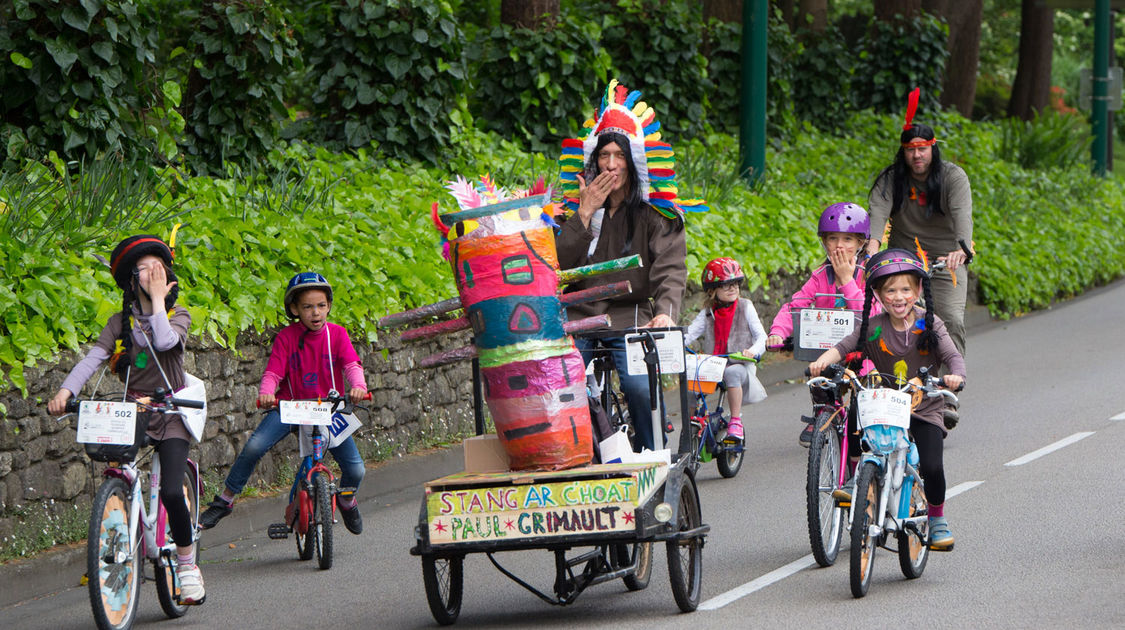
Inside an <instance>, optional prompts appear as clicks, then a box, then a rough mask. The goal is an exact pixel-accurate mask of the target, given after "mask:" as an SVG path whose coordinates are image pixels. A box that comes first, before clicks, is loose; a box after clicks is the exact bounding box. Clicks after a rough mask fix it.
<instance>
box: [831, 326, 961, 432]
mask: <svg viewBox="0 0 1125 630" xmlns="http://www.w3.org/2000/svg"><path fill="white" fill-rule="evenodd" d="M914 314H915V315H916V316H917V317H918V318H919V319H923V318H925V316H926V312H925V311H923V310H922V309H921V308H918V307H914ZM876 328H879V329H880V330H881V334H880V335H879V337H876V338H875V339H874V340H870V337H872V336H874V334H875V329H876ZM934 331H935V332H936V333H937V336H938V347H937V349H936V350H931V351H930V353H929V354H926V355H923V354H921V353H920V352H918V348H917V345H918V335H915V334H913V333H912V332H910V331H909V330H907V331H899V330H895V329H894V326H892V325H891V317H890V315H887V314H886V313H880V314H878V315H875V316H873V317H872V318H871V321H870V323H869V324H868V325H867V336H868V338H869V339H868V341H865V342H864V346H863V352H864V355H865V356H866V357H867V358H869V359H871V362H872V363H874V364H875V369H877V370H879V371H880V372H882V373H884V374H894V370H895V363H897V362H898V361H900V360H902V361H906V374H907V376H908V377H914V376H915V375H917V374H918V368H920V367H927V368H929V370H930V373H931V374H934V375H935V376H936V375H937V373H938V369H939V368H940V367H941V366H942V365H945V366H947V367H948V368H949V373H951V374H956V375H958V376H960V377H961V378H965V359H964V358H962V357H961V353H959V352H957V347H956V346H954V345H953V339H952V338H951V337H950V336H949V333H948V332H946V330H945V323H944V322H942V321H941V318H939V317H937V316H936V315H935V316H934ZM880 339H882V341H883V342H885V343H886V345H887V350H890V354H888V353H887V352H885V351H884V350H883V348H882V347H881V346H880V345H879V340H880ZM858 340H859V328H856V329H855V330H854V331H852V334H850V335H848V336H847V337H845V338H844V339H843V341H841V342H840V343H838V344H836V351H837V352H839V353H840V355H841V356H843V355H845V354H847V353H849V352H852V351H854V350H855V347H856V342H857V341H858ZM943 401H944V399H943V398H928V397H925V398H923V399H922V402H920V403H918V406H917V407H916V408H915V409H914V415H916V416H918V417H920V418H921V419H923V420H925V421H926V422H929V423H930V424H934V425H937V426H938V428H940V429H941V430H942V431H945V426H944V425H943V424H942V409H943V408H944V407H945V403H944V402H943Z"/></svg>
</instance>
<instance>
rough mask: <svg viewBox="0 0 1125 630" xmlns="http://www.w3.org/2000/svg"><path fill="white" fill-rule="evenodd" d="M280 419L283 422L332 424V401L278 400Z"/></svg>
mask: <svg viewBox="0 0 1125 630" xmlns="http://www.w3.org/2000/svg"><path fill="white" fill-rule="evenodd" d="M277 407H278V409H279V410H280V411H281V421H282V422H283V423H285V424H303V425H314V424H319V425H322V426H328V425H330V424H332V403H329V402H317V401H315V400H279V401H277Z"/></svg>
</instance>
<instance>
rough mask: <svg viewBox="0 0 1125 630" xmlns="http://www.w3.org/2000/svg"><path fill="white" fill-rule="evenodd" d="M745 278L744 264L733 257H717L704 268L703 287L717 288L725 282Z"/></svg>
mask: <svg viewBox="0 0 1125 630" xmlns="http://www.w3.org/2000/svg"><path fill="white" fill-rule="evenodd" d="M745 279H746V275H745V274H743V273H742V265H740V264H738V261H737V260H735V259H733V258H726V257H723V258H716V259H714V260H712V261H711V262H709V263H707V266H706V267H704V268H703V278H702V282H703V288H704V289H707V290H710V289H717V288H719V287H721V286H723V285H724V284H731V283H735V282H742V281H743V280H745Z"/></svg>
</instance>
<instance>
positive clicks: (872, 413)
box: [856, 388, 910, 429]
mask: <svg viewBox="0 0 1125 630" xmlns="http://www.w3.org/2000/svg"><path fill="white" fill-rule="evenodd" d="M856 401H857V403H858V404H859V426H860V428H864V429H866V428H867V427H869V426H872V425H876V424H883V425H887V426H892V427H899V428H900V429H909V428H910V394H908V393H906V392H900V391H898V390H895V389H887V388H877V389H865V390H863V391H861V392H859V396H858V397H857V398H856Z"/></svg>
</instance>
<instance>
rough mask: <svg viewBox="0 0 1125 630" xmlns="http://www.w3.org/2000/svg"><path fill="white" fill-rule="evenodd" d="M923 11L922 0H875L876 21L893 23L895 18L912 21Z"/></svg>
mask: <svg viewBox="0 0 1125 630" xmlns="http://www.w3.org/2000/svg"><path fill="white" fill-rule="evenodd" d="M921 10H922V0H875V19H876V20H879V21H880V22H893V21H894V20H895V19H896V18H895V16H899V15H901V16H902V17H904V18H906V19H908V20H909V19H910V18H912V17H914V16H916V15H918V13H919V12H920V11H921Z"/></svg>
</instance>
